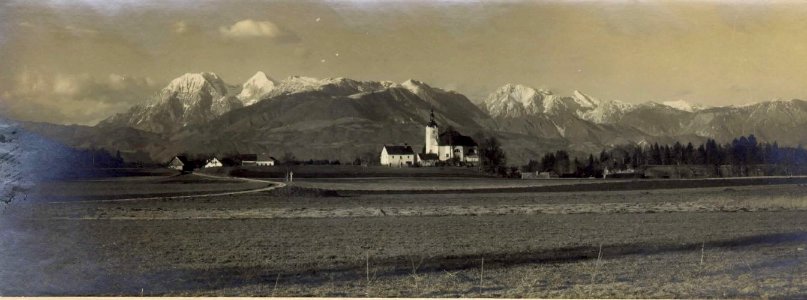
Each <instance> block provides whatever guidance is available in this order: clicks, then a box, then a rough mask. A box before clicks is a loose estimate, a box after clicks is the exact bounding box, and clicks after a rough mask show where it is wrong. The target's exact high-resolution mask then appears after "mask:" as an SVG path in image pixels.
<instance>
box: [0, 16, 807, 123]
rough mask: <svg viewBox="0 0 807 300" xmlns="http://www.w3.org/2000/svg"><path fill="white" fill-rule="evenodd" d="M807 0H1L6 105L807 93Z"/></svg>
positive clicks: (0, 63)
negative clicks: (253, 88)
mask: <svg viewBox="0 0 807 300" xmlns="http://www.w3.org/2000/svg"><path fill="white" fill-rule="evenodd" d="M805 15H807V2H804V1H778V2H776V1H775V2H770V1H765V2H762V1H472V0H468V1H460V0H452V1H417V0H414V1H403V0H400V1H370V0H329V1H326V0H323V1H306V0H303V1H238V0H231V1H223V0H222V1H212V0H200V1H191V0H175V1H156V0H151V1H150V0H72V1H67V0H51V1H45V0H41V1H36V0H34V1H31V0H25V1H22V0H19V1H18V0H7V1H4V2H2V3H0V110H2V111H3V112H4V113H5V114H7V115H9V116H11V117H12V118H16V119H19V120H30V121H41V122H51V123H60V124H83V125H93V124H95V123H97V122H98V121H100V120H102V119H104V118H106V117H108V116H110V115H112V114H114V113H118V112H122V111H125V110H126V109H128V108H129V107H131V106H133V105H136V104H140V103H144V102H145V101H147V100H148V98H149V96H150V95H152V94H154V93H156V92H158V91H159V90H160V89H161V88H162V87H164V86H165V85H166V84H167V83H168V82H169V81H170V80H171V79H173V78H176V77H178V76H181V75H182V74H184V73H188V72H215V73H217V74H218V75H219V76H221V78H223V79H224V80H225V81H226V82H228V83H230V84H241V83H242V82H243V81H245V80H246V79H248V78H249V77H251V76H252V75H253V74H255V73H256V72H257V71H263V72H265V73H266V74H267V75H269V76H270V77H272V78H273V79H276V80H282V79H284V78H286V77H288V76H292V75H302V76H311V77H318V78H327V77H348V78H353V79H358V80H392V81H396V82H403V81H405V80H407V79H410V78H412V79H417V80H420V81H424V82H427V83H428V84H430V85H432V86H435V87H439V88H443V89H448V90H455V91H457V92H460V93H463V94H465V95H466V96H468V97H469V98H470V99H472V100H481V99H484V98H485V97H486V96H487V95H488V94H490V93H491V92H493V91H494V90H495V89H497V88H499V87H501V86H502V85H504V84H507V83H518V84H524V85H528V86H532V87H535V88H546V89H550V90H552V91H553V92H554V93H556V94H560V95H571V93H572V91H574V90H580V91H582V92H584V93H586V94H589V95H592V96H594V97H597V98H600V99H612V100H622V101H626V102H633V103H638V102H646V101H657V102H661V101H675V100H685V101H688V102H691V103H694V104H701V105H712V106H717V105H732V104H745V103H750V102H758V101H767V100H771V99H792V98H800V99H807V18H804V16H805Z"/></svg>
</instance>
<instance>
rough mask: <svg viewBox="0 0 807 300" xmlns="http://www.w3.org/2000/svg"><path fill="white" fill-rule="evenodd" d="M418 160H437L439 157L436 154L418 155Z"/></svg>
mask: <svg viewBox="0 0 807 300" xmlns="http://www.w3.org/2000/svg"><path fill="white" fill-rule="evenodd" d="M418 157H420V160H439V159H440V156H439V155H437V153H418Z"/></svg>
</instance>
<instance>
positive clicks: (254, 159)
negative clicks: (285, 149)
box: [241, 154, 277, 167]
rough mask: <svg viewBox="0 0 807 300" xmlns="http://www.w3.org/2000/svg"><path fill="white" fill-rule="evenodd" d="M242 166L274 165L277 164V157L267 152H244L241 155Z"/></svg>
mask: <svg viewBox="0 0 807 300" xmlns="http://www.w3.org/2000/svg"><path fill="white" fill-rule="evenodd" d="M241 165H242V166H262V167H268V166H274V165H277V159H275V158H274V157H272V156H269V155H268V154H244V155H242V156H241Z"/></svg>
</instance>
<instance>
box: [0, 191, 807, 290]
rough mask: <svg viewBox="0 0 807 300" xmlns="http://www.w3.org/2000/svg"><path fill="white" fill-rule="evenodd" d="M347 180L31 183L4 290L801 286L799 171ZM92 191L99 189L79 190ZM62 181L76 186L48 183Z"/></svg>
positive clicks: (7, 219)
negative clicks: (768, 178)
mask: <svg viewBox="0 0 807 300" xmlns="http://www.w3.org/2000/svg"><path fill="white" fill-rule="evenodd" d="M143 180H145V181H143V182H128V183H126V184H123V183H121V181H118V180H115V181H104V182H106V183H108V184H113V185H112V186H110V188H111V189H112V190H118V191H128V190H137V189H135V188H126V187H125V185H127V184H128V185H137V184H146V185H147V186H149V187H150V193H151V194H159V193H161V190H160V189H161V188H162V187H163V185H165V187H169V186H170V187H172V188H170V189H171V190H173V189H174V187H173V186H174V185H184V186H183V188H182V190H183V191H186V192H188V193H189V191H192V190H194V186H195V185H198V187H199V190H202V191H204V192H211V191H212V192H217V191H213V190H214V189H215V188H214V186H213V185H212V184H213V183H212V182H209V180H212V179H203V178H196V177H173V178H170V179H169V178H159V179H143ZM154 180H157V181H154ZM413 180H416V179H413ZM420 180H424V181H428V180H429V179H420ZM444 180H448V179H444ZM466 180H468V181H469V184H470V183H475V182H473V181H472V179H466ZM242 184H246V183H241V182H235V181H233V182H230V183H227V184H224V183H221V184H219V186H224V189H225V190H235V189H236V188H235V185H242ZM251 184H252V183H250V184H247V185H244V186H241V188H244V189H251V188H254V186H252V185H251ZM254 184H255V185H259V184H257V183H254ZM337 184H338V181H337V180H328V181H308V182H299V183H294V184H292V185H291V186H290V187H286V188H282V189H277V190H272V191H264V192H259V193H252V194H238V195H228V196H219V197H199V198H194V197H190V198H177V199H167V198H166V199H152V200H143V201H119V202H115V201H112V202H97V201H96V202H93V201H92V200H93V199H100V198H99V197H100V196H99V194H102V193H101V192H98V191H105V190H110V188H106V187H105V188H101V187H100V186H98V185H102V183H99V182H98V181H95V182H79V181H77V182H66V183H52V185H50V186H42V189H41V192H40V193H39V194H36V193H32V195H39V196H38V197H39V198H41V199H33V198H32V199H31V201H29V202H26V203H16V204H15V205H12V206H11V207H10V208H9V209H7V210H6V211H5V212H4V213H3V215H2V217H0V253H2V254H3V257H2V259H0V294H2V295H141V294H142V295H248V296H272V295H274V296H354V297H363V296H380V297H382V296H401V297H410V296H416V297H456V296H463V297H475V296H485V297H686V298H693V297H698V298H700V297H735V298H737V297H791V298H797V297H804V296H807V272H806V271H807V250H805V249H807V187H805V186H804V185H803V183H800V182H789V183H781V184H777V185H755V186H754V185H738V184H730V185H728V186H713V185H707V186H706V187H691V188H675V189H644V190H623V191H607V190H599V191H585V189H582V190H580V189H577V188H575V187H574V186H569V189H568V190H565V191H547V192H507V193H505V192H501V191H499V192H479V193H461V192H447V193H420V194H407V193H387V194H385V193H380V192H377V191H374V192H372V193H360V192H357V191H356V190H355V189H354V188H353V187H349V188H345V189H344V190H346V191H353V192H351V193H344V194H334V193H326V192H323V191H321V190H315V189H314V188H325V187H334V186H335V185H337ZM366 184H368V185H370V187H372V185H371V184H372V182H367V183H366ZM580 184H582V183H580ZM614 184H620V183H619V182H615V183H614ZM229 185H232V186H229ZM88 186H91V187H93V188H88ZM300 186H304V187H305V188H302V187H300ZM81 190H86V191H87V194H89V195H88V196H92V197H89V198H91V199H89V200H90V202H78V201H75V200H81V199H80V196H81V195H80V194H81V193H80V192H79V191H81ZM46 191H47V192H46ZM58 191H70V192H69V193H66V194H69V195H70V196H71V197H62V198H59V200H60V201H50V200H53V199H56V198H48V197H46V195H47V194H49V193H54V192H55V193H57V194H58ZM516 191H517V190H516ZM120 193H124V192H118V193H117V194H119V195H118V196H120V197H123V196H126V195H120ZM133 193H137V192H133ZM113 194H115V193H113ZM124 194H125V193H124ZM75 197H78V198H75ZM37 200H41V201H37ZM85 200H87V199H85ZM52 202H58V203H52Z"/></svg>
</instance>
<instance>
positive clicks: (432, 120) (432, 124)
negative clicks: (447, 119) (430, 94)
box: [426, 108, 437, 127]
mask: <svg viewBox="0 0 807 300" xmlns="http://www.w3.org/2000/svg"><path fill="white" fill-rule="evenodd" d="M426 126H429V127H437V122H435V121H434V108H432V111H431V113H430V114H429V124H427V125H426Z"/></svg>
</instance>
